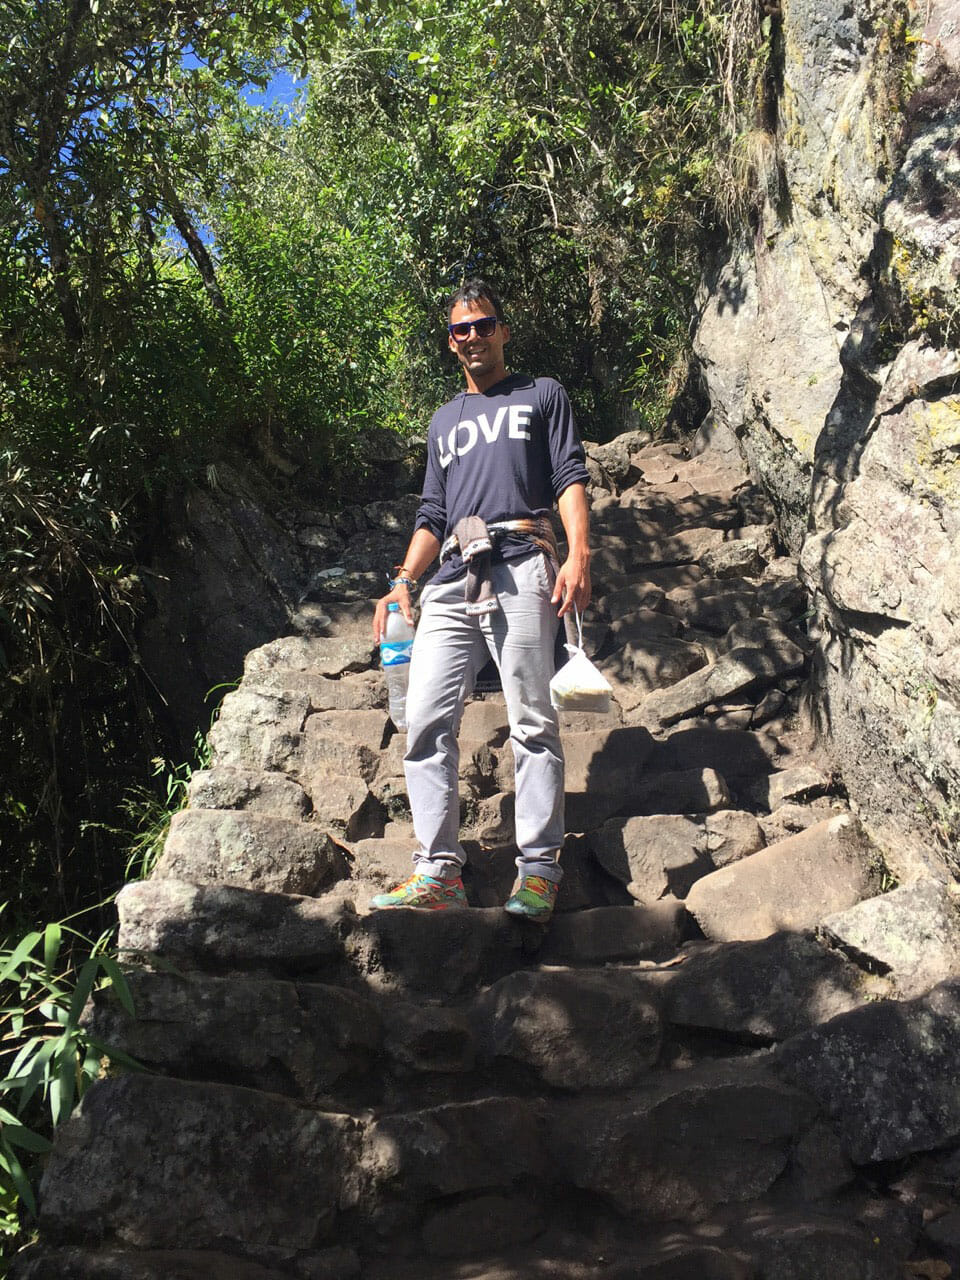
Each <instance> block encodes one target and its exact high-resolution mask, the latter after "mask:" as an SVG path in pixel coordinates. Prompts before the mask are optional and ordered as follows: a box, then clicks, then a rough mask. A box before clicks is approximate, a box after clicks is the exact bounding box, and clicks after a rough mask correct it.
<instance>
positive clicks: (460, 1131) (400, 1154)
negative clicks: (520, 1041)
mask: <svg viewBox="0 0 960 1280" xmlns="http://www.w3.org/2000/svg"><path fill="white" fill-rule="evenodd" d="M539 1109H540V1108H539V1106H538V1104H537V1103H536V1102H535V1101H530V1100H527V1099H521V1098H481V1099H480V1100H478V1101H475V1102H465V1103H448V1104H446V1105H445V1106H439V1107H429V1108H426V1109H424V1110H420V1111H401V1112H396V1113H394V1114H393V1115H385V1116H381V1117H380V1118H379V1119H377V1120H374V1121H373V1122H371V1124H370V1125H369V1126H368V1127H367V1130H366V1132H365V1134H364V1140H363V1152H362V1155H361V1157H360V1163H361V1165H362V1168H363V1173H364V1178H365V1181H366V1184H367V1188H366V1191H365V1197H364V1198H365V1199H367V1198H369V1206H370V1207H369V1210H368V1211H369V1212H372V1213H375V1214H376V1213H377V1211H378V1208H379V1205H380V1203H382V1202H384V1201H386V1202H387V1203H388V1204H392V1205H394V1206H397V1207H398V1208H399V1204H400V1203H402V1209H401V1210H400V1212H402V1214H403V1215H404V1217H408V1218H409V1217H414V1216H417V1211H418V1209H420V1208H421V1207H422V1206H423V1205H424V1204H425V1203H427V1202H429V1201H431V1200H435V1199H438V1198H440V1197H443V1198H444V1199H447V1198H449V1197H451V1196H454V1195H458V1194H463V1193H464V1192H470V1191H475V1192H478V1191H483V1192H487V1191H491V1190H494V1189H495V1188H498V1187H503V1188H508V1187H510V1185H511V1184H512V1183H513V1182H514V1180H515V1179H517V1178H520V1177H527V1178H529V1177H531V1176H533V1177H536V1176H538V1175H540V1174H542V1173H543V1171H544V1169H545V1159H544V1149H543V1136H542V1122H541V1120H540V1116H539V1114H538V1112H539ZM380 1212H382V1210H381V1211H380Z"/></svg>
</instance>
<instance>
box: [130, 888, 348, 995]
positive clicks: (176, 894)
mask: <svg viewBox="0 0 960 1280" xmlns="http://www.w3.org/2000/svg"><path fill="white" fill-rule="evenodd" d="M117 912H118V914H119V917H120V935H119V947H120V950H121V951H122V952H124V953H125V954H127V955H130V954H134V955H136V954H140V955H149V956H159V957H162V959H163V960H165V961H169V962H170V963H172V964H175V965H178V966H179V965H186V966H190V967H193V968H197V969H211V970H228V969H249V968H261V967H267V968H271V969H274V970H279V971H281V972H282V971H290V970H294V969H296V970H301V971H304V970H306V971H311V970H317V969H323V968H333V967H335V966H336V965H339V964H340V963H341V961H342V960H343V958H344V955H345V939H347V938H349V936H350V935H351V933H352V932H353V931H354V930H355V929H357V928H358V927H359V921H358V919H357V916H356V913H355V912H354V910H353V908H352V906H350V905H349V904H347V903H344V902H342V901H335V902H324V901H323V900H320V899H316V898H305V897H294V896H291V895H288V894H283V893H257V892H254V891H252V890H249V889H238V888H233V887H231V886H229V885H224V884H209V885H204V884H190V883H188V882H186V881H182V880H173V879H169V880H164V879H156V878H154V879H151V880H140V881H135V882H134V883H132V884H128V885H125V886H124V887H123V889H121V891H120V893H119V894H117Z"/></svg>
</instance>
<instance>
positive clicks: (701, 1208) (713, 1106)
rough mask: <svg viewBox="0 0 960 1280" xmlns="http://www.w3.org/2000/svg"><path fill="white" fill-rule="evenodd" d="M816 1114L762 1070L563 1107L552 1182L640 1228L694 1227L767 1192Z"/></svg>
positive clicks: (717, 1074)
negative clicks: (567, 1184) (587, 1195)
mask: <svg viewBox="0 0 960 1280" xmlns="http://www.w3.org/2000/svg"><path fill="white" fill-rule="evenodd" d="M814 1115H815V1107H814V1105H813V1103H812V1102H811V1101H810V1100H809V1098H807V1097H806V1096H805V1095H804V1094H802V1093H801V1092H800V1091H799V1090H796V1089H793V1088H784V1087H783V1083H782V1081H780V1080H778V1079H777V1077H776V1076H775V1075H773V1074H772V1073H771V1072H770V1071H769V1070H767V1069H765V1068H764V1067H763V1066H761V1065H760V1064H759V1063H756V1062H750V1063H744V1062H742V1061H741V1062H739V1063H736V1064H727V1063H710V1064H707V1065H706V1066H705V1067H697V1068H692V1069H691V1070H689V1071H684V1072H675V1073H671V1074H669V1075H659V1076H657V1077H656V1078H655V1079H653V1080H651V1082H650V1084H649V1085H647V1086H645V1087H643V1088H641V1089H638V1090H636V1091H634V1092H633V1093H632V1094H627V1095H623V1094H621V1095H620V1096H619V1097H617V1098H609V1099H608V1098H604V1099H582V1100H576V1101H571V1102H570V1103H567V1104H564V1105H562V1106H560V1105H558V1106H557V1107H556V1108H555V1110H554V1111H553V1112H552V1113H551V1116H550V1120H551V1127H550V1134H549V1147H550V1153H551V1156H552V1159H553V1161H554V1169H555V1171H556V1173H559V1175H560V1176H561V1177H562V1178H563V1179H565V1180H569V1181H571V1182H573V1183H574V1184H575V1185H576V1186H578V1187H582V1188H583V1189H584V1190H586V1191H591V1192H594V1193H595V1194H598V1195H601V1196H603V1197H604V1199H606V1200H608V1201H610V1203H612V1204H613V1205H614V1206H615V1207H616V1208H617V1209H618V1210H619V1212H620V1213H622V1214H624V1215H626V1216H628V1217H629V1218H630V1219H631V1220H633V1221H634V1222H650V1221H651V1220H652V1221H680V1222H691V1221H693V1222H695V1221H698V1220H700V1219H702V1218H705V1217H706V1216H707V1215H708V1214H709V1213H710V1212H711V1211H712V1210H713V1209H715V1208H716V1207H717V1206H719V1205H723V1204H737V1203H742V1202H744V1201H749V1200H752V1199H754V1198H755V1197H757V1196H760V1195H762V1194H763V1193H764V1192H765V1191H767V1189H768V1188H769V1187H770V1186H771V1185H772V1184H773V1182H774V1181H775V1180H776V1178H777V1177H778V1176H779V1175H780V1173H781V1172H782V1171H783V1169H784V1168H785V1166H786V1164H787V1159H788V1155H789V1151H790V1147H791V1145H792V1143H793V1141H794V1140H795V1139H796V1137H797V1136H798V1135H799V1134H801V1133H802V1132H803V1131H804V1130H805V1128H806V1127H807V1126H808V1125H809V1124H810V1123H811V1122H812V1120H813V1118H814Z"/></svg>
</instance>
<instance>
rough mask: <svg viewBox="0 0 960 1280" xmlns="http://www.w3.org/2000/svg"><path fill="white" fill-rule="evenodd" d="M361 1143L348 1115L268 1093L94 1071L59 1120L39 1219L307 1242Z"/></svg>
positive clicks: (73, 1233) (141, 1240) (169, 1235)
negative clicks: (69, 1112)
mask: <svg viewBox="0 0 960 1280" xmlns="http://www.w3.org/2000/svg"><path fill="white" fill-rule="evenodd" d="M158 1134H162V1135H163V1139H162V1141H158V1140H157V1138H158ZM358 1144H359V1126H358V1124H357V1122H356V1121H354V1120H352V1119H350V1118H349V1117H347V1116H341V1115H333V1114H325V1113H323V1112H317V1111H313V1110H310V1109H308V1108H306V1107H302V1106H299V1105H297V1104H296V1103H294V1102H291V1101H289V1100H288V1099H286V1098H280V1097H277V1096H276V1095H275V1094H269V1093H260V1092H258V1091H256V1090H253V1089H240V1088H236V1087H234V1086H232V1085H222V1084H197V1083H193V1082H187V1081H184V1080H172V1079H168V1078H165V1077H163V1076H148V1075H129V1076H123V1077H121V1078H120V1079H116V1080H102V1081H98V1082H97V1083H96V1084H94V1085H93V1086H92V1087H91V1088H90V1089H89V1090H88V1092H87V1093H86V1094H85V1095H84V1098H83V1101H82V1102H81V1104H80V1107H79V1108H78V1110H77V1111H76V1112H74V1114H73V1116H72V1117H71V1118H70V1120H69V1122H68V1123H67V1124H64V1125H62V1126H61V1127H60V1128H59V1129H58V1130H57V1134H56V1141H55V1147H54V1158H53V1159H52V1160H51V1162H50V1164H49V1165H48V1167H47V1171H46V1174H45V1176H44V1180H43V1187H42V1196H41V1203H42V1205H43V1209H42V1216H41V1228H42V1230H44V1231H46V1232H49V1233H50V1234H51V1236H55V1237H56V1238H57V1239H59V1240H62V1241H71V1240H73V1241H78V1240H83V1239H85V1238H87V1237H88V1236H89V1235H90V1228H91V1224H92V1223H96V1227H97V1231H98V1232H102V1233H104V1234H107V1235H109V1236H110V1237H111V1238H112V1239H114V1240H115V1241H116V1242H117V1243H118V1244H120V1245H133V1246H136V1247H140V1248H145V1249H183V1248H187V1249H203V1248H212V1249H216V1248H223V1247H224V1246H225V1245H227V1244H228V1243H234V1244H235V1245H240V1246H242V1245H244V1244H250V1245H256V1246H261V1245H284V1246H286V1247H288V1248H289V1247H293V1248H301V1249H310V1248H313V1247H314V1246H315V1245H316V1244H317V1242H318V1241H321V1240H323V1239H324V1238H329V1237H330V1234H331V1232H332V1231H333V1230H334V1228H335V1224H336V1221H337V1215H338V1208H339V1205H340V1202H341V1200H342V1199H344V1198H345V1197H346V1187H347V1181H348V1173H349V1171H350V1170H351V1169H352V1167H353V1165H354V1163H355V1161H356V1152H357V1147H358ZM265 1186H268V1187H269V1188H270V1194H269V1195H264V1194H263V1189H264V1187H265Z"/></svg>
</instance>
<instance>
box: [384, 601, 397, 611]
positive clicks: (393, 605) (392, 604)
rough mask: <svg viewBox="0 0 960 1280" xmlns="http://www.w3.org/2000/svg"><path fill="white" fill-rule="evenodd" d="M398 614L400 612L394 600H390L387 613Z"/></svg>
mask: <svg viewBox="0 0 960 1280" xmlns="http://www.w3.org/2000/svg"><path fill="white" fill-rule="evenodd" d="M399 612H400V606H399V605H398V604H397V602H396V600H391V601H390V603H389V604H388V605H387V613H399Z"/></svg>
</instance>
